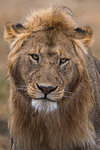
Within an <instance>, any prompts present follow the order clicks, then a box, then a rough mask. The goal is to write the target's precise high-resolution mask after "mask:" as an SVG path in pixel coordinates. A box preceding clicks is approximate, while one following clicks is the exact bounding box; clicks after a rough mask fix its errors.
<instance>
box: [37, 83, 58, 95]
mask: <svg viewBox="0 0 100 150" xmlns="http://www.w3.org/2000/svg"><path fill="white" fill-rule="evenodd" d="M36 85H37V87H38V89H39V90H40V91H42V92H43V93H44V94H45V95H47V94H49V93H51V92H54V91H55V90H56V89H57V86H56V87H53V86H43V85H38V84H36Z"/></svg>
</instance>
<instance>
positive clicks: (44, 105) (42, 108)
mask: <svg viewBox="0 0 100 150" xmlns="http://www.w3.org/2000/svg"><path fill="white" fill-rule="evenodd" d="M32 107H33V108H34V110H35V111H38V112H46V113H49V112H54V111H56V110H57V102H53V101H49V100H43V99H42V100H35V99H32Z"/></svg>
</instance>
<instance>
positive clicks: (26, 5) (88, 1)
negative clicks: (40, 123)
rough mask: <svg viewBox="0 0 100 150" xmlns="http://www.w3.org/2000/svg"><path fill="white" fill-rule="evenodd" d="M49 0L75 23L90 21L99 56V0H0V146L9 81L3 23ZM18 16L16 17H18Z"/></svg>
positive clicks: (4, 143) (1, 147)
mask: <svg viewBox="0 0 100 150" xmlns="http://www.w3.org/2000/svg"><path fill="white" fill-rule="evenodd" d="M52 4H57V5H65V6H67V7H69V8H70V9H71V10H72V11H73V14H74V16H75V20H76V22H77V23H78V24H79V26H83V25H90V26H91V27H92V28H93V31H94V44H93V47H92V51H93V54H94V55H95V56H96V57H98V58H100V50H99V49H100V48H99V47H100V37H99V36H100V0H56V1H55V0H9V1H6V0H0V150H7V147H8V139H9V138H8V129H7V128H8V127H7V118H8V97H9V81H8V79H7V80H4V79H5V77H6V74H7V57H8V53H9V46H8V44H7V43H6V42H5V41H4V40H3V31H4V25H5V24H6V22H8V21H12V22H20V21H23V19H22V18H23V17H24V16H26V14H28V13H30V12H31V11H32V10H33V9H39V8H47V7H48V6H50V5H52ZM19 20H20V21H19Z"/></svg>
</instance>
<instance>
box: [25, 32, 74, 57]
mask: <svg viewBox="0 0 100 150" xmlns="http://www.w3.org/2000/svg"><path fill="white" fill-rule="evenodd" d="M23 48H24V49H26V50H27V51H28V52H30V53H38V52H41V53H50V52H51V53H57V54H58V55H64V54H66V53H67V54H70V53H71V54H73V53H74V47H73V44H72V41H71V40H70V39H69V38H67V37H66V36H65V35H64V34H62V33H59V34H56V33H55V34H49V33H46V34H45V33H40V34H39V33H37V34H36V35H33V36H30V37H28V38H27V39H26V41H25V42H24V47H23Z"/></svg>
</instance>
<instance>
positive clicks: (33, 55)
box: [30, 54, 39, 61]
mask: <svg viewBox="0 0 100 150" xmlns="http://www.w3.org/2000/svg"><path fill="white" fill-rule="evenodd" d="M30 56H31V57H32V59H34V60H36V61H39V56H38V55H36V54H30Z"/></svg>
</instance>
